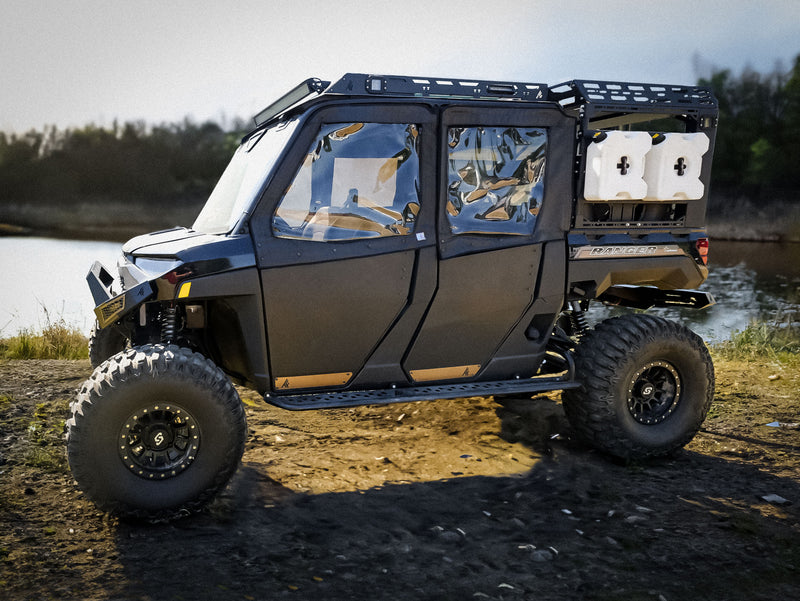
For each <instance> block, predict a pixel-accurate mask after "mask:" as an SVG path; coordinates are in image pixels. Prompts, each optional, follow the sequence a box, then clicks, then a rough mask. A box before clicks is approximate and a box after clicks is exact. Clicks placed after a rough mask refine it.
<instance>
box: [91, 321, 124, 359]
mask: <svg viewBox="0 0 800 601" xmlns="http://www.w3.org/2000/svg"><path fill="white" fill-rule="evenodd" d="M129 347H130V340H129V339H128V337H127V336H125V334H123V333H122V332H120V331H119V330H117V329H116V328H115V327H114V326H108V327H106V328H101V327H100V325H99V324H98V323H97V322H95V324H94V327H92V332H91V334H89V361H90V362H91V364H92V369H94V368H96V367H98V366H99V365H100V364H101V363H102V362H103V361H105V360H106V359H108V358H109V357H111V356H112V355H116V354H117V353H119V352H120V351H124V350H125V349H126V348H129Z"/></svg>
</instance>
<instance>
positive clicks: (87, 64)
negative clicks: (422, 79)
mask: <svg viewBox="0 0 800 601" xmlns="http://www.w3.org/2000/svg"><path fill="white" fill-rule="evenodd" d="M797 54H800V0H756V1H753V0H656V1H651V0H638V1H635V0H527V1H524V0H460V1H452V2H450V1H448V2H440V1H438V0H391V1H388V2H384V1H381V0H371V1H361V0H326V1H321V0H309V1H305V2H304V1H303V0H288V1H284V0H269V1H268V0H261V1H255V0H236V1H230V2H225V1H222V0H157V1H151V0H125V1H122V0H49V1H48V0H0V130H4V131H14V132H17V133H22V132H24V131H26V130H27V129H30V128H37V129H41V128H42V127H43V126H45V125H53V124H55V125H57V126H59V127H61V128H63V127H68V126H81V125H85V124H88V123H94V124H96V125H100V126H108V125H110V124H111V123H112V122H113V120H114V119H115V118H117V119H119V120H120V121H128V120H138V119H142V120H145V121H147V122H148V123H160V122H164V121H178V120H181V119H183V118H184V117H185V116H190V117H191V118H193V119H195V120H198V121H202V120H205V119H209V118H211V119H215V120H218V121H219V120H221V119H223V118H227V119H230V118H232V117H235V116H241V117H247V118H249V117H250V116H251V115H252V114H253V113H256V112H258V111H259V110H260V109H261V108H263V107H264V106H266V105H267V104H269V103H270V102H271V101H272V100H273V99H274V98H276V97H277V96H279V95H280V94H282V93H283V92H285V91H286V90H288V89H289V88H290V87H293V86H294V85H296V84H297V83H299V82H300V81H302V80H304V79H306V78H308V77H320V78H322V79H335V78H337V77H338V76H340V75H341V74H342V73H345V72H347V71H354V72H369V73H380V74H407V75H421V76H436V77H458V78H469V79H473V78H475V79H477V78H483V79H495V80H516V81H531V82H544V83H549V84H555V83H560V82H562V81H566V80H569V79H573V78H595V79H606V80H623V81H636V82H645V83H673V84H688V83H694V82H695V81H696V78H697V75H698V70H697V67H696V66H697V64H698V57H699V59H700V63H701V65H702V69H701V71H702V70H703V69H706V70H707V69H708V68H709V66H712V65H713V66H716V67H720V68H729V69H731V70H732V71H733V72H734V73H740V72H741V70H742V69H743V68H745V67H746V66H750V67H753V68H755V69H756V70H759V71H762V72H768V71H771V70H772V69H773V68H774V67H775V65H776V61H783V65H784V66H785V67H789V66H790V65H791V64H792V62H793V59H794V57H795V56H796V55H797ZM699 74H700V75H703V74H706V73H702V72H701V73H699Z"/></svg>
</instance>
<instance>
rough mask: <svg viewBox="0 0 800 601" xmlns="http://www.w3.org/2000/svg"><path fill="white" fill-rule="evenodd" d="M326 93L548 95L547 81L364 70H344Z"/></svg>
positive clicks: (514, 97)
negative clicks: (367, 71)
mask: <svg viewBox="0 0 800 601" xmlns="http://www.w3.org/2000/svg"><path fill="white" fill-rule="evenodd" d="M325 93H326V94H348V95H355V96H423V97H433V98H473V99H474V98H477V99H486V100H498V99H503V100H517V101H541V100H546V99H547V95H548V91H547V84H544V83H521V82H509V81H483V80H478V79H443V78H438V77H412V76H396V75H366V74H363V73H347V74H346V75H345V76H344V77H342V78H341V79H340V80H339V81H337V82H335V83H334V84H333V85H331V86H330V87H329V88H328V89H327V90H325Z"/></svg>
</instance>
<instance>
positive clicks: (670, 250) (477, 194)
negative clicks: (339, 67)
mask: <svg viewBox="0 0 800 601" xmlns="http://www.w3.org/2000/svg"><path fill="white" fill-rule="evenodd" d="M717 112H718V111H717V103H716V100H715V99H714V97H713V95H712V94H711V92H710V91H709V90H707V89H705V88H699V87H686V86H669V85H652V84H628V83H609V82H600V81H571V82H568V83H564V84H560V85H557V86H552V87H548V86H547V85H545V84H536V83H511V82H486V81H477V80H476V81H465V80H455V79H453V80H443V79H428V78H414V77H387V76H373V75H363V74H348V75H345V76H344V77H343V78H342V79H340V80H339V81H336V82H334V83H329V82H323V81H319V80H316V79H313V80H308V81H306V82H304V83H303V84H301V85H300V86H298V87H297V88H295V89H294V90H292V91H290V92H289V93H288V94H286V95H285V96H283V97H282V98H280V99H279V100H278V101H276V102H275V103H273V104H272V105H270V106H269V107H267V108H266V109H265V110H264V111H262V112H261V113H260V114H259V115H257V116H256V117H255V128H254V129H253V131H251V132H250V133H249V134H247V135H246V136H244V138H243V139H242V142H241V145H240V147H239V148H238V150H237V151H236V153H235V154H234V156H233V158H232V160H231V162H230V164H229V166H228V167H227V169H226V170H225V172H224V173H223V174H222V177H221V178H220V180H219V182H218V184H217V186H216V187H215V189H214V191H213V193H212V194H211V196H210V197H209V199H208V201H207V202H206V204H205V206H204V208H203V209H202V211H201V212H200V214H199V216H198V217H197V220H196V221H195V223H194V225H193V226H192V228H191V229H186V228H175V229H171V230H166V231H162V232H157V233H153V234H148V235H145V236H139V237H136V238H133V239H132V240H130V241H129V242H127V243H126V244H125V245H124V246H123V249H122V251H123V256H122V258H121V259H120V261H119V263H118V265H117V273H116V274H115V273H112V272H110V271H109V270H108V269H106V268H105V267H103V266H102V265H100V264H99V263H95V264H94V265H93V266H92V269H91V272H90V273H89V276H88V281H89V286H90V288H91V291H92V294H93V296H94V299H95V302H96V305H97V308H96V309H95V314H96V316H97V324H96V327H95V329H94V331H93V333H92V336H91V340H90V357H91V361H92V364H93V366H94V367H95V370H94V373H93V374H92V376H91V377H90V378H89V379H88V380H87V381H86V382H85V384H84V385H83V387H82V389H81V390H80V392H79V394H78V397H77V399H76V400H75V401H74V402H73V404H72V414H71V417H70V419H69V421H68V429H67V447H68V457H69V463H70V466H71V468H72V472H73V474H74V477H75V479H76V480H77V482H78V484H79V485H80V487H81V488H82V489H83V490H84V491H85V492H86V494H87V496H88V497H89V498H90V499H91V500H93V501H94V502H95V503H96V504H97V506H98V507H100V508H102V509H104V510H108V511H112V512H115V513H117V514H121V515H138V516H144V517H151V518H152V517H165V516H170V515H174V514H176V513H178V512H181V511H185V510H191V509H193V508H196V507H199V506H201V505H202V504H203V503H204V502H206V501H208V500H209V499H210V498H211V497H212V496H213V495H214V494H215V493H216V492H217V491H218V490H219V489H220V488H221V487H223V486H224V485H225V484H226V482H227V481H228V480H229V478H230V477H231V475H232V474H233V473H234V471H235V470H236V467H237V465H238V463H239V460H240V458H241V455H242V452H243V449H244V443H245V438H246V435H247V429H246V424H245V416H244V411H243V409H242V406H241V402H240V400H239V397H238V394H237V392H236V389H235V388H234V387H233V385H232V381H233V382H236V383H238V384H241V385H244V386H246V387H249V388H252V389H255V390H257V391H258V392H259V393H261V394H263V396H264V399H265V400H266V401H267V402H269V403H272V404H274V405H277V406H279V407H283V408H286V409H293V410H297V409H317V408H330V407H348V406H354V405H361V404H378V403H393V402H406V401H417V400H434V399H442V398H455V397H464V396H475V395H529V396H530V395H533V394H535V393H539V392H543V391H552V390H562V391H563V393H562V399H563V405H564V410H565V412H566V414H567V416H568V418H569V420H570V422H571V424H572V426H573V428H574V430H575V432H576V433H577V434H578V435H579V436H580V437H581V438H582V439H584V440H586V441H588V442H589V443H591V444H593V445H594V446H596V447H597V448H599V449H601V450H603V451H604V452H606V453H609V454H611V455H613V456H617V457H621V458H629V459H630V458H644V457H651V456H659V455H664V454H668V453H670V452H672V451H675V450H676V449H678V448H680V447H682V446H683V445H685V444H686V443H687V442H688V441H689V440H691V438H692V437H693V436H694V434H695V433H696V432H697V430H698V429H699V427H700V425H701V423H702V421H703V419H704V418H705V415H706V413H707V411H708V409H709V405H710V403H711V400H712V397H713V390H714V371H713V366H712V363H711V359H710V357H709V354H708V351H707V349H706V347H705V345H704V343H703V341H702V340H701V339H700V338H699V337H698V336H696V335H695V334H693V333H692V332H691V331H689V330H688V329H687V328H685V327H684V326H682V325H679V324H677V323H674V322H671V321H668V320H665V319H662V318H660V317H655V316H650V315H647V314H634V313H631V314H626V315H624V316H622V317H617V318H613V319H609V320H606V321H603V322H601V323H600V324H598V325H597V326H596V327H594V328H592V327H590V326H589V324H588V322H587V319H586V317H585V315H584V312H585V311H586V309H587V308H588V306H589V304H590V303H591V302H593V301H598V302H601V303H610V304H614V305H621V306H627V307H635V308H639V309H647V308H649V307H654V306H655V307H666V306H684V307H686V306H688V307H696V308H702V307H705V306H707V305H709V304H712V303H713V298H712V297H711V296H710V295H709V294H707V293H704V292H699V291H696V290H693V289H694V288H696V287H698V286H699V285H700V284H701V283H702V282H703V281H704V280H705V278H706V276H707V273H708V272H707V268H706V258H707V251H708V239H707V237H706V233H705V229H704V226H705V213H706V204H707V198H708V191H709V179H710V172H711V157H712V153H713V147H714V138H715V132H716V126H717Z"/></svg>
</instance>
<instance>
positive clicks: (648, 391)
mask: <svg viewBox="0 0 800 601" xmlns="http://www.w3.org/2000/svg"><path fill="white" fill-rule="evenodd" d="M654 390H655V389H654V388H653V385H652V384H645V385H644V387H642V394H643V395H644V396H646V397H650V396H653V392H654Z"/></svg>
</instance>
